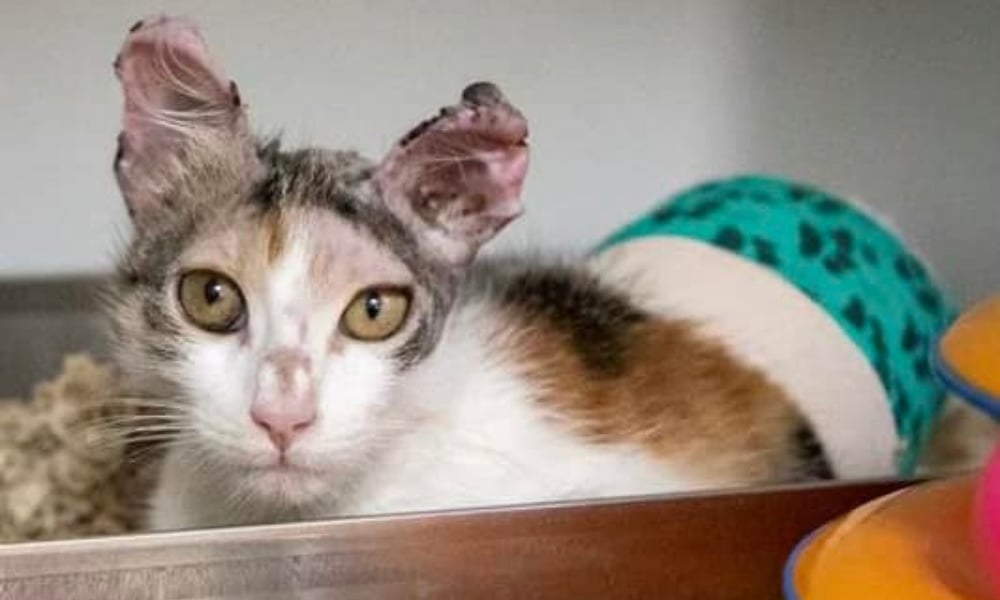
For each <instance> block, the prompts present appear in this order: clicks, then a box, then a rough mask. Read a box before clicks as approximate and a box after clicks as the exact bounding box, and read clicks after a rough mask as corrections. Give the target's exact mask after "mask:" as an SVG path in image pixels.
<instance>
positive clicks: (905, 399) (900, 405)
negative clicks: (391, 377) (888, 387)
mask: <svg viewBox="0 0 1000 600" xmlns="http://www.w3.org/2000/svg"><path fill="white" fill-rule="evenodd" d="M892 382H893V386H892V389H893V397H894V398H895V399H896V407H897V408H896V410H897V413H898V415H899V416H898V418H902V413H905V412H909V409H910V407H911V406H912V404H913V403H912V402H911V401H910V395H909V394H907V393H906V387H905V386H904V385H903V382H902V381H900V380H899V379H896V378H893V380H892Z"/></svg>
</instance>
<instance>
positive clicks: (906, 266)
mask: <svg viewBox="0 0 1000 600" xmlns="http://www.w3.org/2000/svg"><path fill="white" fill-rule="evenodd" d="M892 266H893V268H894V269H896V274H898V275H899V276H900V277H902V278H903V280H904V281H910V280H911V279H913V273H911V272H910V261H908V260H906V257H905V256H897V257H896V259H895V260H894V261H892Z"/></svg>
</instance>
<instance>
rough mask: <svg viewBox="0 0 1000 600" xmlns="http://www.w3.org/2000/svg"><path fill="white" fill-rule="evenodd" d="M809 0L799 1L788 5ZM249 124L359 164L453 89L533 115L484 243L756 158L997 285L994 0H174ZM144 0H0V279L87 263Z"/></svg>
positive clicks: (626, 207) (114, 215) (100, 228)
mask: <svg viewBox="0 0 1000 600" xmlns="http://www.w3.org/2000/svg"><path fill="white" fill-rule="evenodd" d="M807 5H808V6H807ZM168 6H169V10H170V11H171V12H175V13H185V14H189V15H192V16H194V17H196V18H197V19H198V20H199V21H200V22H201V23H202V25H203V29H204V31H205V34H206V37H207V38H208V40H209V44H210V46H211V47H212V48H213V50H214V52H215V53H216V54H217V55H218V57H219V58H220V60H221V61H222V62H223V64H225V65H226V67H227V68H228V70H229V72H230V75H231V76H233V77H234V78H235V79H237V80H238V81H239V83H240V88H241V90H242V92H243V96H244V97H245V98H246V99H247V101H248V102H249V104H250V107H251V111H252V116H253V118H254V120H255V122H256V124H257V125H258V126H259V127H260V128H261V129H263V130H264V131H269V132H270V131H275V130H277V129H279V128H280V129H284V131H285V132H286V134H287V137H288V138H290V139H291V140H293V141H308V142H310V143H317V144H324V145H333V146H354V147H357V148H359V149H360V150H362V151H364V152H366V153H368V154H371V155H374V156H377V155H378V154H380V153H381V151H383V150H384V149H385V148H386V147H388V145H389V144H390V143H391V142H392V140H393V139H394V138H395V136H396V135H398V134H399V133H401V132H402V131H403V130H405V129H406V128H407V127H408V126H409V125H411V124H413V123H415V122H417V121H418V120H419V119H421V118H422V117H423V116H425V115H426V114H428V113H429V112H430V111H432V110H434V109H436V107H438V106H439V105H441V104H443V103H445V102H448V101H450V100H452V99H453V97H454V96H455V95H456V94H457V92H458V91H459V90H460V89H461V87H462V86H463V84H465V83H467V82H468V81H471V80H474V79H481V78H490V79H493V80H495V81H497V82H499V83H501V84H502V85H503V87H504V88H505V90H506V91H507V92H508V94H509V95H510V96H511V97H512V99H514V100H515V101H516V102H517V103H518V104H519V105H520V106H521V107H522V108H523V110H524V111H525V112H526V114H527V115H528V116H529V118H530V119H531V123H532V140H533V149H534V155H533V163H532V172H531V175H530V177H529V182H528V185H527V189H526V202H527V204H528V208H529V210H528V214H527V216H526V218H525V219H524V220H523V222H522V223H520V224H519V225H517V226H516V227H514V228H513V229H512V230H511V231H510V232H509V235H507V236H506V237H505V239H504V242H503V243H504V244H506V245H507V246H508V247H510V246H524V245H526V244H528V243H529V242H531V243H533V244H536V245H539V244H540V245H543V246H556V247H567V246H568V247H572V248H580V247H585V246H586V245H588V244H590V243H592V242H593V241H596V240H597V239H598V238H599V237H600V236H602V235H604V234H606V233H608V232H609V231H610V230H611V229H612V228H614V227H616V226H617V225H619V224H621V223H622V222H624V221H627V220H629V219H631V218H632V217H634V216H635V215H637V214H638V213H639V212H641V211H642V210H644V209H645V208H647V207H648V206H650V205H651V204H652V203H653V202H654V200H655V199H657V198H658V197H660V196H662V195H664V194H665V193H667V192H669V191H676V190H678V189H680V188H682V187H684V186H687V185H690V184H693V183H695V182H697V181H698V180H699V179H701V178H705V177H710V176H715V175H724V174H729V173H732V172H735V171H748V170H764V171H768V172H774V173H782V174H787V175H791V176H794V177H799V178H804V179H807V180H812V181H814V182H816V183H819V184H822V185H825V186H828V187H830V188H831V189H832V190H834V191H837V192H840V193H842V194H846V195H852V196H858V197H860V198H863V199H864V200H865V201H867V202H869V203H870V204H872V205H874V206H875V207H876V208H878V209H879V210H880V211H881V212H883V213H886V214H888V215H890V216H891V217H892V219H893V220H894V221H895V222H896V223H897V224H898V226H899V227H900V228H901V229H903V230H905V231H906V232H907V233H909V234H910V236H911V237H912V238H914V239H915V240H916V241H917V242H918V244H919V246H920V248H921V249H922V250H923V252H924V253H925V254H926V255H928V256H930V257H931V258H932V260H933V262H934V263H935V264H936V265H937V267H938V269H939V270H940V272H941V273H942V274H943V277H944V279H945V280H946V282H947V283H949V284H950V285H951V286H953V287H954V288H956V289H957V293H958V296H959V297H960V298H961V299H970V298H974V297H977V296H981V295H984V294H986V293H988V292H990V291H993V290H997V289H1000V269H998V268H997V266H996V265H997V264H998V263H1000V260H998V259H1000V235H998V234H997V228H998V225H1000V198H998V197H997V196H998V193H997V192H996V191H995V190H997V189H1000V185H998V184H1000V112H998V107H1000V36H994V35H992V33H993V31H995V30H1000V5H998V4H997V3H990V2H983V3H980V4H978V5H977V4H975V3H972V2H934V1H933V0H905V1H904V0H899V1H896V2H867V1H844V0H841V1H838V2H831V3H812V2H810V3H806V2H794V1H791V0H789V1H786V2H781V1H777V0H775V1H764V0H756V1H754V0H746V1H743V2H739V1H733V2H712V1H708V0H703V1H699V0H689V1H679V0H678V1H673V2H669V1H654V0H649V1H633V2H619V3H611V2H605V1H591V0H576V1H572V2H571V1H565V2H555V1H548V2H546V1H541V0H539V1H529V0H505V1H502V2H473V1H468V0H464V1H463V0H447V1H445V0H440V1H434V2H429V1H402V0H400V1H395V2H389V1H376V0H371V1H365V2H362V1H346V0H341V1H330V2H305V1H297V2H284V3H280V4H279V3H277V2H274V3H267V4H265V3H262V2H258V3H252V4H251V3H249V2H236V1H229V0H213V1H212V2H195V1H175V2H171V3H169V5H168ZM158 10H162V8H161V5H158V4H156V3H153V2H146V1H125V0H107V1H102V2H94V3H82V2H69V1H65V2H60V1H55V0H35V1H33V2H30V3H13V2H8V3H5V6H4V8H3V11H2V15H0V135H2V138H0V181H2V182H3V188H2V189H3V191H2V198H0V276H15V275H43V274H54V273H91V272H98V271H103V270H105V269H106V268H107V267H108V265H109V264H110V257H111V256H112V253H113V250H114V248H115V243H114V241H115V239H116V238H117V237H120V236H122V235H124V234H125V233H126V232H127V223H126V221H125V218H124V212H123V210H122V207H121V203H120V200H119V198H118V195H117V192H116V190H115V188H114V184H113V180H112V178H111V175H110V159H111V155H112V153H113V145H114V137H115V134H116V132H117V127H118V118H119V115H118V111H119V102H120V100H119V96H118V89H117V84H116V82H115V80H114V78H113V76H112V72H111V60H112V58H113V57H114V54H115V51H116V50H117V47H118V45H119V44H120V42H121V40H122V37H123V35H124V33H125V29H126V28H127V27H128V25H130V24H131V22H132V21H133V20H135V19H136V18H138V17H140V16H143V15H146V14H148V13H152V12H156V11H158Z"/></svg>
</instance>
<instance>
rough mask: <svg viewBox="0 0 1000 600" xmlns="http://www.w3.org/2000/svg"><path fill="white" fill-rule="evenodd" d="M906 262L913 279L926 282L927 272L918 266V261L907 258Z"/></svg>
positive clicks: (910, 257) (921, 266) (920, 265)
mask: <svg viewBox="0 0 1000 600" xmlns="http://www.w3.org/2000/svg"><path fill="white" fill-rule="evenodd" d="M907 262H909V263H910V273H912V274H913V276H914V277H916V278H917V279H919V280H921V281H927V280H928V276H927V271H925V270H924V266H923V265H922V264H920V261H919V260H917V259H915V258H913V257H912V256H907Z"/></svg>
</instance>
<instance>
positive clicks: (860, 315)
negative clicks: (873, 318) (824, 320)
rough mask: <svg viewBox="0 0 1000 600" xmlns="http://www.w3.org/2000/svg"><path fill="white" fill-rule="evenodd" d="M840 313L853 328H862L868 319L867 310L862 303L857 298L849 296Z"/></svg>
mask: <svg viewBox="0 0 1000 600" xmlns="http://www.w3.org/2000/svg"><path fill="white" fill-rule="evenodd" d="M842 314H843V315H844V318H845V319H847V322H848V323H850V324H851V325H853V326H854V328H855V329H861V328H863V327H864V326H865V321H867V320H868V312H867V311H866V310H865V305H864V303H862V302H861V300H860V299H859V298H851V300H850V301H849V302H848V303H847V306H845V307H844V310H843V311H842Z"/></svg>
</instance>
